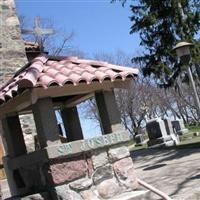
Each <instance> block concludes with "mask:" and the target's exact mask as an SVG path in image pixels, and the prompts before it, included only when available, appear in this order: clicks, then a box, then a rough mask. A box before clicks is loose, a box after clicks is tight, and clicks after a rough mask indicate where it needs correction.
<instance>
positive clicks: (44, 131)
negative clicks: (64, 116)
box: [32, 98, 60, 148]
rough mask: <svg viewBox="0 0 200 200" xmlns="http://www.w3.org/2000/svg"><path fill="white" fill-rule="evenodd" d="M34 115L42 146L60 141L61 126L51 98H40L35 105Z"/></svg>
mask: <svg viewBox="0 0 200 200" xmlns="http://www.w3.org/2000/svg"><path fill="white" fill-rule="evenodd" d="M32 110H33V115H34V120H35V125H36V129H37V135H38V140H39V143H40V147H41V148H44V147H46V146H51V145H56V144H59V143H60V138H59V128H58V125H57V120H56V115H55V111H54V109H53V103H52V99H51V98H45V99H39V100H38V101H37V103H36V104H34V105H33V108H32Z"/></svg>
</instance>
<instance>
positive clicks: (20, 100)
mask: <svg viewBox="0 0 200 200" xmlns="http://www.w3.org/2000/svg"><path fill="white" fill-rule="evenodd" d="M36 101H37V99H36V97H35V95H34V92H32V90H26V91H24V92H23V93H22V94H19V96H16V97H14V98H13V99H10V100H8V102H6V103H4V104H2V105H1V106H0V118H3V117H4V116H5V115H7V114H10V113H14V112H19V111H21V110H23V109H25V108H27V107H28V106H30V105H31V104H34V103H35V102H36Z"/></svg>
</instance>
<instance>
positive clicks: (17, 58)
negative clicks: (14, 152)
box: [0, 0, 35, 151]
mask: <svg viewBox="0 0 200 200" xmlns="http://www.w3.org/2000/svg"><path fill="white" fill-rule="evenodd" d="M0 27H1V31H0V85H1V84H2V83H5V82H6V81H8V79H10V78H11V77H12V76H13V75H14V74H15V72H16V71H17V70H18V69H19V68H21V67H23V66H24V65H25V64H26V63H28V60H27V57H26V53H25V45H24V41H23V39H22V36H21V29H20V23H19V19H18V17H17V15H16V9H15V2H14V0H3V1H0ZM27 118H30V120H28V122H27V123H26V124H24V127H25V126H26V130H30V132H31V133H34V132H35V130H34V128H33V127H32V124H34V123H33V120H32V119H31V116H29V115H26V116H22V117H21V122H22V121H27ZM22 129H25V128H23V127H22ZM26 130H25V131H24V130H23V132H24V136H25V141H26V144H28V143H31V144H30V145H29V144H28V145H29V146H30V148H29V147H28V150H29V149H31V150H29V151H33V148H32V146H34V145H33V143H34V140H33V137H32V135H31V134H26Z"/></svg>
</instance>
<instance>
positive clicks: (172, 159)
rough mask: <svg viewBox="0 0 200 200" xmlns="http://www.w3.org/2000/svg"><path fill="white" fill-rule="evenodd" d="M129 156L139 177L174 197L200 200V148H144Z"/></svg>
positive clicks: (177, 199) (178, 199) (181, 199)
mask: <svg viewBox="0 0 200 200" xmlns="http://www.w3.org/2000/svg"><path fill="white" fill-rule="evenodd" d="M132 157H133V159H134V160H135V168H136V171H137V173H138V177H139V178H140V179H142V180H144V181H146V182H147V183H149V184H151V185H153V186H155V187H156V188H158V189H160V190H161V191H163V192H165V193H167V194H168V195H169V196H170V197H172V198H173V199H176V200H183V199H184V200H186V199H187V200H200V148H199V149H198V148H194V149H177V150H172V149H170V150H167V149H162V150H161V149H159V150H156V149H146V150H140V151H135V152H132ZM154 198H155V199H159V198H157V196H155V197H154ZM154 198H153V199H154Z"/></svg>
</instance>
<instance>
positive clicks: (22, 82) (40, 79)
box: [0, 55, 138, 104]
mask: <svg viewBox="0 0 200 200" xmlns="http://www.w3.org/2000/svg"><path fill="white" fill-rule="evenodd" d="M137 74H138V69H135V68H128V67H123V66H117V65H113V64H109V63H107V62H101V61H94V60H85V59H78V57H62V58H57V57H48V56H47V55H40V56H38V57H36V58H35V59H34V60H33V61H32V62H31V63H29V64H27V65H26V66H24V67H22V68H21V69H20V70H19V71H18V72H16V74H15V76H14V77H13V78H12V79H11V80H9V81H8V82H7V83H6V84H4V85H3V86H2V87H1V88H0V104H2V103H4V102H6V101H8V100H9V99H11V98H13V97H14V96H16V95H17V94H19V93H20V91H21V90H20V89H21V88H25V89H26V88H36V87H43V88H44V89H47V88H48V87H50V86H52V85H58V86H64V85H67V84H70V85H71V84H73V85H74V86H76V85H78V84H79V83H86V84H90V83H92V82H93V81H95V82H96V81H99V83H102V82H103V81H104V80H110V81H112V82H113V81H115V80H116V79H121V80H122V81H124V80H126V79H127V78H130V77H134V76H136V75H137Z"/></svg>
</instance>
